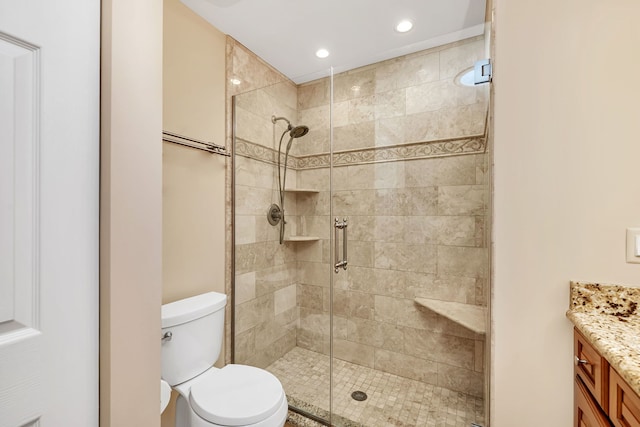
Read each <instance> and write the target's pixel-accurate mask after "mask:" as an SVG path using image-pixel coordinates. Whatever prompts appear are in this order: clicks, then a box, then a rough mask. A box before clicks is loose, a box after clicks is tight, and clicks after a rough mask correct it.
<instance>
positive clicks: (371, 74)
mask: <svg viewBox="0 0 640 427" xmlns="http://www.w3.org/2000/svg"><path fill="white" fill-rule="evenodd" d="M333 82H334V88H333V99H334V101H336V102H340V101H345V100H349V99H354V98H360V97H364V96H370V95H373V94H374V93H375V85H376V82H375V71H374V70H372V69H365V70H362V71H361V70H355V71H351V72H346V73H341V74H337V75H336V76H334V78H333Z"/></svg>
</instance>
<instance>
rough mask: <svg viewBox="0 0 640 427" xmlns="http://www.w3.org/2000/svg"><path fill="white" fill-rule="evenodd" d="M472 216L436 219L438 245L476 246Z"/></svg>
mask: <svg viewBox="0 0 640 427" xmlns="http://www.w3.org/2000/svg"><path fill="white" fill-rule="evenodd" d="M476 218H477V217H474V216H442V217H437V225H436V227H437V229H438V244H439V245H444V246H477V243H478V239H477V236H476V224H477V221H476Z"/></svg>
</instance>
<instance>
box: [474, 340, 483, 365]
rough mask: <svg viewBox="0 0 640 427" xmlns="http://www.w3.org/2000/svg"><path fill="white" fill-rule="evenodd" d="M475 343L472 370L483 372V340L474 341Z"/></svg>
mask: <svg viewBox="0 0 640 427" xmlns="http://www.w3.org/2000/svg"><path fill="white" fill-rule="evenodd" d="M475 343H476V351H475V355H474V362H475V364H474V370H475V371H476V372H484V340H476V341H475Z"/></svg>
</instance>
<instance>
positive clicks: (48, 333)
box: [0, 0, 100, 427]
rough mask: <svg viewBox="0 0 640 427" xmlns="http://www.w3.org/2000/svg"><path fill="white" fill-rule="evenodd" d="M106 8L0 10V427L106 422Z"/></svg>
mask: <svg viewBox="0 0 640 427" xmlns="http://www.w3.org/2000/svg"><path fill="white" fill-rule="evenodd" d="M52 3H55V4H52ZM99 5H100V3H99V2H98V1H90V2H86V1H80V0H63V1H59V2H46V1H43V0H30V1H16V0H0V94H1V96H0V414H2V415H1V416H0V427H5V426H6V427H15V426H24V425H38V426H60V425H65V426H92V425H97V423H98V410H97V398H98V383H97V375H98V335H97V334H98V324H97V319H98V305H97V303H98V172H99V138H98V132H99V115H98V113H99V108H98V107H99V31H100V26H99V25H100V24H99V17H100V15H99Z"/></svg>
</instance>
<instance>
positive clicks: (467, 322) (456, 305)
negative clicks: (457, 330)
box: [414, 298, 487, 334]
mask: <svg viewBox="0 0 640 427" xmlns="http://www.w3.org/2000/svg"><path fill="white" fill-rule="evenodd" d="M414 301H415V302H416V303H418V304H420V305H421V306H423V307H426V308H428V309H429V310H431V311H433V312H436V313H438V314H439V315H441V316H444V317H446V318H447V319H450V320H452V321H454V322H456V323H457V324H459V325H462V326H464V327H465V328H467V329H470V330H472V331H473V332H475V333H477V334H484V333H485V332H486V329H487V328H486V315H487V309H486V308H485V307H481V306H479V305H472V304H463V303H461V302H452V301H440V300H435V299H431V298H416V299H415V300H414Z"/></svg>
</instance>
